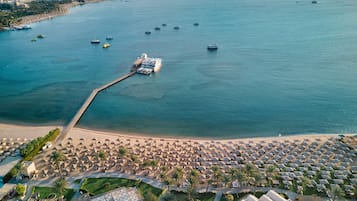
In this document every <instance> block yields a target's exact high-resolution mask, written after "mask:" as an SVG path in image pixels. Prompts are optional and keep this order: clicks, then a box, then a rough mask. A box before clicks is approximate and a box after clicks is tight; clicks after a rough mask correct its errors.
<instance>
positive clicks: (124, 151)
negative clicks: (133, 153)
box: [119, 146, 128, 158]
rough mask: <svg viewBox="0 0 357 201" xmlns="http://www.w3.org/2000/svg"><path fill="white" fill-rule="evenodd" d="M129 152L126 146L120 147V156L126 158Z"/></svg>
mask: <svg viewBox="0 0 357 201" xmlns="http://www.w3.org/2000/svg"><path fill="white" fill-rule="evenodd" d="M127 152H128V151H127V150H126V148H125V147H123V146H121V147H119V156H120V157H121V158H124V157H125V156H126V154H127Z"/></svg>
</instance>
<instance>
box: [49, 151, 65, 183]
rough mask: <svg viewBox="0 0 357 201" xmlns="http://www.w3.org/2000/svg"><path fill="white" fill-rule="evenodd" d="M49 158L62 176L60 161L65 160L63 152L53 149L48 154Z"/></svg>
mask: <svg viewBox="0 0 357 201" xmlns="http://www.w3.org/2000/svg"><path fill="white" fill-rule="evenodd" d="M50 160H51V161H53V162H54V163H55V164H56V167H57V169H58V171H59V173H60V176H61V177H62V170H61V167H60V162H61V161H64V160H65V157H64V154H63V153H62V152H61V151H54V152H52V153H51V155H50Z"/></svg>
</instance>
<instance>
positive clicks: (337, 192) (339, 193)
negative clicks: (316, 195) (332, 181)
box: [331, 185, 345, 201]
mask: <svg viewBox="0 0 357 201" xmlns="http://www.w3.org/2000/svg"><path fill="white" fill-rule="evenodd" d="M331 194H332V200H333V201H335V200H336V198H341V197H343V196H345V192H343V190H342V189H341V187H340V186H338V185H336V186H334V187H332V188H331Z"/></svg>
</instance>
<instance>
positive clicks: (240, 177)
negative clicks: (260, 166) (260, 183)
mask: <svg viewBox="0 0 357 201" xmlns="http://www.w3.org/2000/svg"><path fill="white" fill-rule="evenodd" d="M236 177H237V179H238V183H239V185H240V186H242V185H244V184H245V182H246V181H247V175H246V174H245V173H244V172H241V171H240V172H237V175H236Z"/></svg>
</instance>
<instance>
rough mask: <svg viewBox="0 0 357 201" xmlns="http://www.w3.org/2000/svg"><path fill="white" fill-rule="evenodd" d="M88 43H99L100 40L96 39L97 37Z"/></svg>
mask: <svg viewBox="0 0 357 201" xmlns="http://www.w3.org/2000/svg"><path fill="white" fill-rule="evenodd" d="M90 43H92V44H99V43H100V40H98V39H93V40H91V41H90Z"/></svg>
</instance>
